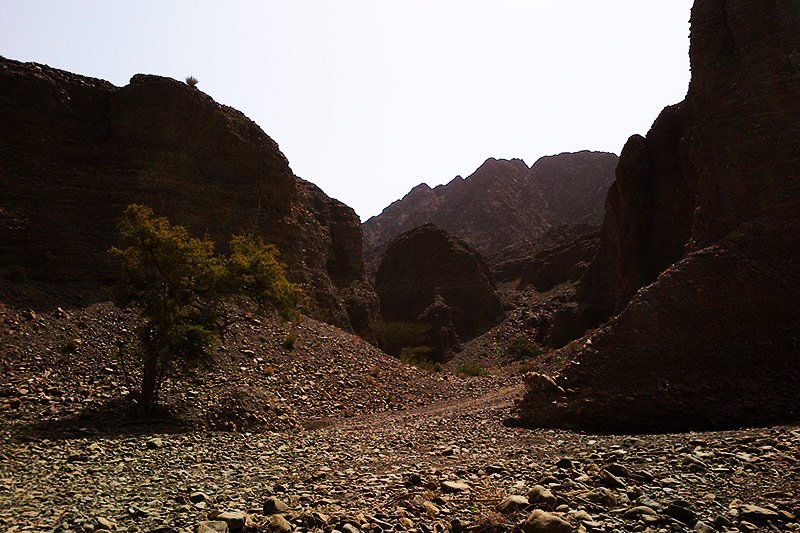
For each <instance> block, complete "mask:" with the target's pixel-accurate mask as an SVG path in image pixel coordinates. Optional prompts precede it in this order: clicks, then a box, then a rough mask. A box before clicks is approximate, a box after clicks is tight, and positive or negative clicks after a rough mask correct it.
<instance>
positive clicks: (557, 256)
mask: <svg viewBox="0 0 800 533" xmlns="http://www.w3.org/2000/svg"><path fill="white" fill-rule="evenodd" d="M598 242H599V234H598V232H597V231H589V232H587V233H583V234H580V235H577V236H573V237H572V239H570V240H568V241H567V242H565V243H564V244H560V245H558V246H553V247H552V248H546V249H544V250H542V251H541V252H538V253H535V254H528V255H525V254H524V252H520V253H519V254H518V256H517V257H516V258H515V259H511V260H508V261H506V262H504V263H501V264H500V265H498V266H497V267H495V268H493V269H492V272H493V273H494V276H495V279H496V280H497V281H498V283H508V282H516V283H517V286H518V288H520V289H525V288H526V287H533V288H534V289H535V290H537V291H540V292H544V291H547V290H550V289H552V288H553V287H555V286H556V285H559V284H561V283H565V282H568V281H571V282H577V281H578V280H580V279H581V277H582V276H583V274H584V272H585V271H586V269H587V267H588V265H589V262H590V261H591V260H592V258H593V257H594V254H595V253H596V250H597V244H598Z"/></svg>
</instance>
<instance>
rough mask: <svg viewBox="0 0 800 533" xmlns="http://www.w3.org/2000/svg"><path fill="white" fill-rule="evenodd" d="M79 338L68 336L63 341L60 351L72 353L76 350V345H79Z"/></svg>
mask: <svg viewBox="0 0 800 533" xmlns="http://www.w3.org/2000/svg"><path fill="white" fill-rule="evenodd" d="M80 344H81V343H80V340H79V339H76V338H74V337H70V338H69V339H67V340H66V341H64V346H63V347H62V348H61V351H63V352H65V353H72V352H76V351H78V346H80Z"/></svg>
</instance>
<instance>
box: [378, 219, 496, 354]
mask: <svg viewBox="0 0 800 533" xmlns="http://www.w3.org/2000/svg"><path fill="white" fill-rule="evenodd" d="M375 289H376V291H377V293H378V296H379V298H380V302H381V312H382V314H383V317H384V319H385V320H387V321H406V322H418V321H419V319H420V317H421V316H422V315H424V314H426V313H427V314H429V315H430V314H431V310H430V309H429V308H430V306H431V305H432V304H433V303H434V302H435V301H436V299H437V296H438V297H441V300H442V301H443V303H444V304H445V305H446V306H447V308H448V309H449V313H450V316H451V317H452V323H453V325H454V326H455V330H456V333H457V334H458V337H459V338H460V339H461V340H466V339H469V338H472V337H474V336H475V335H477V334H478V333H480V332H482V331H483V330H485V329H486V328H488V327H491V326H493V325H494V324H496V323H497V322H498V321H499V320H500V319H501V318H502V316H503V311H502V309H501V306H500V300H499V298H498V296H497V293H496V291H495V286H494V281H493V280H492V275H491V273H490V272H489V269H488V267H487V266H486V264H485V262H484V261H483V258H481V256H480V254H478V253H477V252H476V251H475V250H473V249H472V248H471V247H470V246H469V245H467V244H466V243H464V242H463V241H460V240H459V239H456V238H454V237H452V236H450V235H449V234H448V233H447V232H446V231H444V230H442V229H440V228H438V227H436V226H434V225H433V224H426V225H423V226H420V227H419V228H416V229H413V230H411V231H409V232H406V233H404V234H402V235H400V236H398V237H397V238H395V239H394V240H393V241H392V243H391V244H390V245H389V249H388V250H387V251H386V254H385V256H384V259H383V262H381V265H380V268H379V269H378V274H377V276H376V279H375ZM426 310H427V311H426ZM436 314H437V315H441V313H436Z"/></svg>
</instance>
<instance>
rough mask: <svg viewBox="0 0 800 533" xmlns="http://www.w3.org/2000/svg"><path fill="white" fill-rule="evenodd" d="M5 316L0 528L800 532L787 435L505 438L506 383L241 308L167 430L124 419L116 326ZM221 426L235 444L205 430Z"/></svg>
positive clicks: (183, 394) (175, 398)
mask: <svg viewBox="0 0 800 533" xmlns="http://www.w3.org/2000/svg"><path fill="white" fill-rule="evenodd" d="M0 319H1V320H2V322H1V324H2V329H1V330H0V370H1V371H2V376H3V378H2V381H0V530H2V531H8V532H14V531H53V530H57V531H96V530H107V529H112V530H118V531H150V532H156V531H160V532H171V531H194V530H195V529H196V528H199V529H197V530H198V531H226V530H227V531H237V530H241V526H242V524H247V528H248V530H251V531H259V530H274V531H293V530H297V531H314V530H317V531H334V530H336V531H341V532H352V531H358V530H367V531H392V530H398V531H400V530H408V531H426V532H427V531H447V530H454V531H458V530H472V531H506V530H513V529H519V530H524V531H556V532H558V531H564V532H567V531H692V530H694V531H714V530H717V531H725V530H730V531H735V530H739V531H760V530H763V531H791V530H797V529H798V519H797V518H796V516H797V515H798V513H800V495H799V493H800V481H799V480H800V428H797V427H771V428H758V429H742V430H735V431H725V432H707V433H683V434H667V435H589V434H582V433H575V432H567V431H554V430H527V429H520V428H515V427H508V426H506V425H504V424H503V421H504V420H506V419H507V418H508V416H509V415H510V414H511V412H512V410H513V400H514V399H515V398H517V397H519V396H521V394H522V392H523V390H522V386H521V385H519V376H518V375H516V374H515V373H514V372H513V371H502V370H501V371H497V372H494V373H491V374H490V375H488V376H485V377H478V378H465V377H459V376H455V375H452V374H450V373H448V372H443V373H430V372H423V371H420V370H418V369H416V368H413V367H408V366H406V365H403V364H402V363H399V362H398V361H396V360H394V359H392V358H389V357H388V356H386V355H384V354H383V353H382V352H380V351H378V350H375V349H374V348H372V347H371V346H369V345H368V344H367V343H365V342H363V341H361V340H360V339H358V338H356V337H353V336H351V335H348V334H346V333H344V332H341V331H340V330H337V329H336V328H332V327H330V326H327V325H325V324H321V323H318V322H315V321H312V320H305V321H303V322H302V323H300V324H296V325H282V324H278V323H274V322H271V321H269V320H263V319H258V318H255V317H254V316H252V314H250V313H249V312H248V311H247V310H242V311H241V312H240V314H239V320H237V322H236V325H235V326H234V328H233V330H232V331H231V335H230V336H229V338H228V339H227V341H226V343H225V345H224V349H223V350H222V351H221V353H220V359H221V362H220V364H219V365H218V366H217V367H216V368H215V369H211V370H208V371H205V372H202V373H192V374H190V375H187V376H184V379H183V380H182V381H181V382H176V383H173V384H172V385H171V386H170V387H169V388H168V389H167V391H165V395H164V400H165V403H166V405H167V406H168V408H169V410H168V413H167V414H168V416H164V417H163V418H162V419H159V420H156V421H154V422H153V423H151V424H149V425H147V426H145V425H142V424H141V423H138V424H132V423H130V421H129V420H128V419H127V418H126V412H125V411H124V410H123V408H122V407H121V406H122V405H124V403H123V402H122V396H123V394H122V389H124V387H125V386H126V385H125V380H124V379H123V374H124V372H123V368H122V365H121V363H120V361H119V360H118V358H116V357H115V356H114V353H115V351H114V347H115V346H116V344H117V343H118V342H119V341H121V340H124V339H125V338H129V337H130V333H129V332H130V330H131V329H132V321H131V318H130V317H129V316H125V315H122V314H120V313H119V312H117V311H116V310H114V309H113V308H112V307H110V306H108V305H107V304H97V305H92V306H88V307H85V308H72V309H67V310H59V309H57V308H55V309H45V310H42V309H39V310H37V311H31V310H29V309H17V308H11V307H4V306H0ZM289 335H293V336H295V337H296V342H295V345H294V346H293V347H292V348H291V349H287V348H286V347H285V346H284V343H285V340H286V338H287V336H289ZM70 339H77V340H78V341H79V342H77V343H74V344H76V345H73V343H70V342H68V341H69V340H70ZM242 399H246V401H242ZM243 420H244V421H246V422H247V423H244V422H243ZM226 425H227V426H231V427H235V428H236V429H237V430H238V431H236V432H231V431H216V430H214V428H217V427H225V426H226ZM229 429H230V428H229ZM220 513H221V514H220ZM200 524H202V525H200ZM214 528H216V529H214Z"/></svg>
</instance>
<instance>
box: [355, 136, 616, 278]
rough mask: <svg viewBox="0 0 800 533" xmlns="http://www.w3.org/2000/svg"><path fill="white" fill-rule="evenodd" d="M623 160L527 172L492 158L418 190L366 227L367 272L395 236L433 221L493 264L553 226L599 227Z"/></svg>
mask: <svg viewBox="0 0 800 533" xmlns="http://www.w3.org/2000/svg"><path fill="white" fill-rule="evenodd" d="M617 161H618V159H617V156H616V155H614V154H609V153H602V152H578V153H564V154H560V155H555V156H550V157H543V158H541V159H539V160H538V161H537V162H536V163H534V164H533V166H531V167H530V168H528V166H527V165H526V164H525V162H524V161H522V160H520V159H512V160H504V159H494V158H490V159H487V160H486V162H485V163H484V164H483V165H481V166H480V167H479V168H478V169H477V170H476V171H475V172H474V173H473V174H472V175H470V176H469V177H467V178H466V179H464V178H461V177H460V176H458V177H456V178H455V179H453V180H452V181H451V182H450V183H448V184H447V185H439V186H438V187H435V188H433V189H431V188H430V187H429V186H428V185H426V184H424V183H423V184H421V185H418V186H417V187H414V188H413V189H412V190H411V191H410V192H409V193H408V194H407V195H406V196H404V197H403V198H402V199H401V200H398V201H396V202H394V203H393V204H391V205H390V206H389V207H387V208H386V209H384V210H383V212H382V213H381V214H380V215H378V216H375V217H372V218H370V219H369V220H367V221H366V222H365V223H364V255H365V258H366V262H367V265H368V269H369V270H374V269H376V268H377V265H378V264H379V262H380V258H381V256H382V254H383V253H384V251H385V250H386V247H387V246H388V243H389V241H391V239H392V238H393V237H395V236H396V235H399V234H400V233H403V232H405V231H408V230H410V229H412V228H415V227H417V226H420V225H422V224H425V223H429V222H430V223H434V224H436V225H437V226H439V227H441V228H443V229H445V230H447V231H448V232H450V233H452V234H453V235H455V236H457V237H459V238H460V239H463V240H464V241H465V242H467V243H468V244H469V245H471V246H473V247H474V248H475V249H476V250H478V251H479V252H480V253H481V254H482V255H484V257H487V258H488V259H491V260H493V259H495V258H496V257H498V256H501V255H503V253H504V252H507V251H508V250H509V249H511V248H522V247H526V248H528V249H530V248H531V247H536V246H539V245H540V244H541V242H540V241H541V239H542V236H543V235H545V234H546V233H547V232H548V230H550V229H552V228H554V227H558V226H561V225H565V224H567V225H573V224H589V225H598V224H599V223H600V222H601V220H602V209H603V200H604V198H605V194H606V192H607V190H608V187H609V185H610V184H611V182H612V181H613V179H614V168H615V167H616V165H617ZM547 244H553V243H547Z"/></svg>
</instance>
